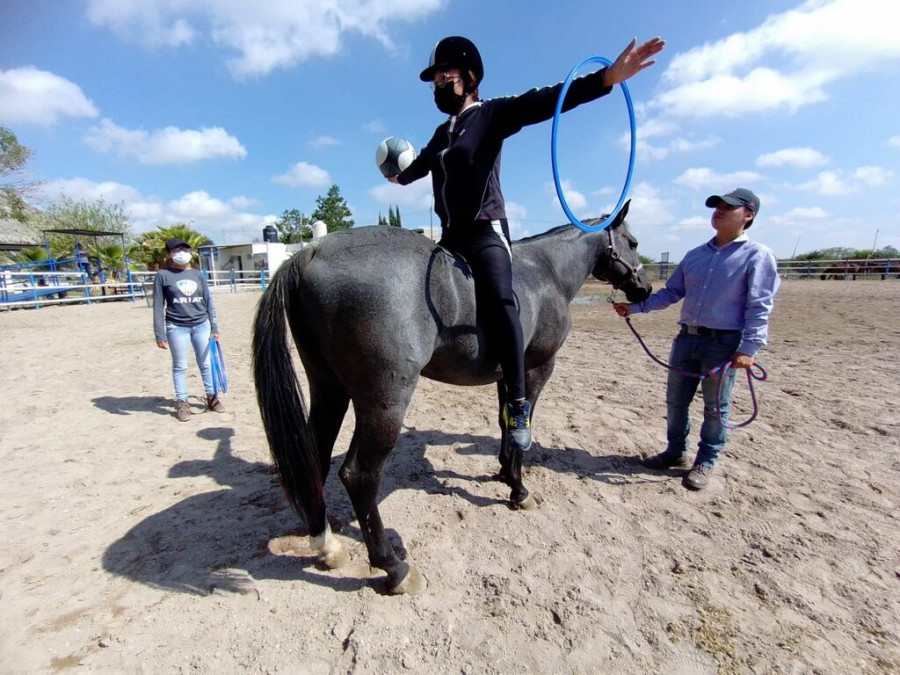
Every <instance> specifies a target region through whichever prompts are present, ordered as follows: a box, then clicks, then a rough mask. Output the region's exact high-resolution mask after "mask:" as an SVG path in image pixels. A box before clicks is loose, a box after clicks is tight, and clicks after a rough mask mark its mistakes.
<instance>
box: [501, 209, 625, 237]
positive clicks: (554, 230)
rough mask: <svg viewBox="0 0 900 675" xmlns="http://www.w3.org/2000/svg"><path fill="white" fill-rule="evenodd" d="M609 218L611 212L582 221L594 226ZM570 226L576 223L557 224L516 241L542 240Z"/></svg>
mask: <svg viewBox="0 0 900 675" xmlns="http://www.w3.org/2000/svg"><path fill="white" fill-rule="evenodd" d="M607 218H609V214H607V215H604V216H600V217H599V218H588V219H586V220H583V221H581V222H582V223H584V224H585V225H590V226H594V225H596V224H597V223H602V222H603V221H604V220H606V219H607ZM570 227H574V225H572V224H571V223H565V224H564V225H557V226H556V227H554V228H551V229H549V230H547V231H546V232H541V233H540V234H533V235H531V236H530V237H524V238H522V239H517V240H516V242H517V243H518V242H522V243H524V242H527V241H540V240H542V239H547V238H549V237H552V236H554V235H555V234H556V233H557V232H561V231H563V230H565V229H568V228H570Z"/></svg>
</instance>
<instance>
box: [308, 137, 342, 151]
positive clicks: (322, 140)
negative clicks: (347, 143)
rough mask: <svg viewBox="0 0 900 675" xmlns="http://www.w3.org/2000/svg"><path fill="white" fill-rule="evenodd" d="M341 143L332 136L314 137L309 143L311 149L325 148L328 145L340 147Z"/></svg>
mask: <svg viewBox="0 0 900 675" xmlns="http://www.w3.org/2000/svg"><path fill="white" fill-rule="evenodd" d="M340 144H341V142H340V141H339V140H338V139H336V138H334V137H332V136H326V135H324V134H323V135H322V136H316V137H315V138H314V139H312V140H311V141H310V142H309V147H311V148H327V147H328V146H330V145H340Z"/></svg>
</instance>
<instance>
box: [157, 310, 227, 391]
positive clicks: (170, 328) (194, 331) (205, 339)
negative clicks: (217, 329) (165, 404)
mask: <svg viewBox="0 0 900 675" xmlns="http://www.w3.org/2000/svg"><path fill="white" fill-rule="evenodd" d="M209 333H210V326H209V321H204V322H203V323H200V324H197V325H196V326H176V325H175V324H172V323H167V324H166V339H167V340H168V341H169V351H170V352H172V381H173V382H174V383H175V398H177V399H178V400H179V401H186V400H187V397H188V394H187V365H188V355H189V353H190V349H191V346H192V345H193V347H194V355H195V356H196V357H197V365H198V366H200V376H201V377H202V378H203V388H204V389H205V390H206V393H207V394H213V393H214V392H215V389H214V388H213V378H212V364H211V363H210V359H209Z"/></svg>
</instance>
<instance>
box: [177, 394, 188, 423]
mask: <svg viewBox="0 0 900 675" xmlns="http://www.w3.org/2000/svg"><path fill="white" fill-rule="evenodd" d="M175 417H177V418H178V421H179V422H187V421H188V420H189V419H191V406H190V404H189V403H188V402H187V401H182V400H181V399H179V400H177V401H175Z"/></svg>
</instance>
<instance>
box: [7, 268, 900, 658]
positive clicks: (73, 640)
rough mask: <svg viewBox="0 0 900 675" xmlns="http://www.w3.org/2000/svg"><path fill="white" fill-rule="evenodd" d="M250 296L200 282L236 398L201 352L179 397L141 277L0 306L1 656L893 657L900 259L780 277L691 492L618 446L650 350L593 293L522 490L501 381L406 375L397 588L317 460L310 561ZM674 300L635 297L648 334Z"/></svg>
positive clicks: (658, 373)
mask: <svg viewBox="0 0 900 675" xmlns="http://www.w3.org/2000/svg"><path fill="white" fill-rule="evenodd" d="M583 295H584V296H588V297H590V296H605V289H604V287H602V286H600V285H599V284H589V285H588V286H586V287H585V289H583ZM258 298H259V294H258V293H246V294H238V295H218V296H216V299H217V304H218V307H219V314H220V317H221V324H222V337H223V344H224V346H225V352H226V357H227V362H228V375H229V380H230V389H229V392H228V394H227V395H225V396H224V402H225V405H226V407H227V409H228V411H227V412H226V413H224V414H219V415H217V414H215V413H203V412H202V408H201V407H200V403H199V394H201V393H202V391H201V387H200V383H199V377H198V375H197V374H196V372H192V373H191V379H190V384H191V390H192V392H194V393H195V394H197V395H198V396H197V398H196V399H195V400H194V404H195V412H196V413H197V414H196V415H195V416H194V417H193V419H192V420H191V421H190V422H188V423H184V424H183V423H179V422H177V421H176V420H175V419H174V417H173V415H172V408H171V383H170V376H169V355H168V353H165V352H162V351H160V350H158V349H156V347H155V345H154V343H153V339H152V332H151V312H150V310H149V309H148V308H147V306H146V304H145V303H143V302H140V303H135V304H132V303H129V302H122V303H115V304H111V305H105V306H91V307H86V306H81V307H57V308H46V309H41V310H39V311H34V310H24V311H15V312H6V313H2V314H0V353H2V355H3V368H2V391H3V394H2V406H0V457H2V465H0V466H2V490H0V524H2V536H3V546H2V550H0V607H2V612H0V671H2V672H3V673H45V672H64V671H69V670H72V671H76V672H102V673H142V672H147V673H231V672H249V673H257V672H259V673H349V672H355V673H396V672H413V673H473V674H474V673H685V674H688V673H690V674H693V673H717V672H718V673H888V672H893V673H896V672H900V560H898V550H900V546H898V544H900V528H898V509H897V507H898V492H900V488H898V485H900V459H898V449H900V416H898V414H897V411H896V401H897V400H898V398H900V384H898V378H897V376H896V371H895V363H896V359H897V355H898V354H900V322H898V318H897V317H898V315H900V283H892V282H849V281H846V282H844V281H839V282H818V281H816V282H799V281H795V282H786V283H785V284H784V285H783V287H782V290H781V291H780V293H779V295H778V298H777V307H776V311H775V314H774V316H773V320H772V324H773V329H772V335H773V339H772V344H771V346H770V348H769V349H768V350H767V351H766V352H764V354H763V357H762V360H763V362H764V363H765V365H766V366H767V367H768V369H769V371H770V379H769V381H768V382H765V383H763V384H761V385H759V386H758V393H759V399H760V408H761V412H760V418H759V419H758V420H757V421H756V422H755V423H754V424H753V425H751V426H750V427H749V428H748V429H746V430H739V431H736V432H734V433H733V434H732V438H731V441H730V442H729V445H728V447H727V449H726V455H725V457H724V458H723V460H722V461H721V462H720V465H719V468H718V469H717V471H716V474H715V479H714V483H713V484H712V485H711V487H710V488H709V489H708V490H707V491H706V492H702V493H693V492H689V491H687V490H685V489H684V488H683V487H682V486H681V481H680V478H679V476H678V475H676V473H675V472H671V473H669V474H658V473H652V472H648V471H646V470H644V469H642V468H641V467H640V466H639V465H638V464H637V460H639V459H640V457H641V456H644V455H647V454H652V453H655V452H657V451H659V450H660V449H661V448H662V447H663V444H664V438H665V435H664V420H663V415H664V403H663V388H664V380H665V373H664V371H663V370H662V369H661V368H660V367H659V366H656V365H654V364H653V363H652V362H651V361H650V360H649V359H648V358H647V357H646V356H645V355H644V354H643V352H642V351H641V350H640V349H639V347H638V345H637V343H636V341H635V340H634V338H633V336H632V335H631V334H630V333H629V332H628V331H627V329H626V327H625V326H624V324H623V323H622V322H621V320H619V319H617V318H616V317H615V316H614V314H613V312H612V311H611V309H610V308H609V306H608V305H607V304H606V303H605V302H599V303H594V304H590V303H586V304H578V305H573V314H574V317H575V329H574V330H573V333H572V335H571V336H570V338H569V340H568V342H567V343H566V345H565V346H564V348H563V349H562V351H561V352H560V358H559V363H558V367H557V370H556V373H555V375H554V377H553V378H552V380H551V381H550V384H549V385H548V387H547V389H546V390H545V394H544V397H543V398H542V400H541V402H540V405H539V406H538V408H537V413H536V417H535V436H536V445H535V449H534V450H533V451H532V452H531V453H530V454H529V455H528V457H527V469H526V480H527V482H526V485H527V486H528V487H529V488H530V489H532V490H533V491H535V492H537V493H538V494H539V495H540V497H541V498H542V503H541V506H540V508H539V509H538V510H536V511H533V512H515V511H511V510H510V509H509V508H508V507H507V504H506V497H507V494H508V491H507V488H506V487H505V486H504V485H502V484H500V483H497V482H494V481H493V480H492V479H491V475H492V474H493V473H494V472H495V471H496V470H497V461H496V457H495V454H496V447H497V438H498V430H497V429H496V427H495V422H494V418H495V412H494V410H493V399H494V392H493V388H492V387H486V388H477V389H459V388H451V387H448V386H445V385H440V384H435V383H432V382H427V381H423V382H422V383H421V385H420V387H419V389H418V392H417V394H416V396H415V398H414V400H413V402H412V405H411V407H410V409H409V412H408V415H407V419H406V424H407V426H406V429H405V431H404V433H403V435H402V437H401V439H400V442H399V443H398V446H397V448H396V449H395V451H394V453H393V454H392V456H391V458H390V460H389V462H388V466H387V471H386V475H385V479H384V483H383V486H382V491H381V502H380V504H381V511H382V515H383V517H384V519H385V523H386V526H387V527H388V528H389V531H390V533H391V536H392V539H393V541H394V544H395V546H396V547H397V548H398V550H400V551H401V552H402V555H404V556H405V557H406V558H407V560H409V561H410V562H412V563H413V564H415V565H416V566H417V567H418V568H419V569H420V570H421V571H422V573H423V574H424V575H425V576H426V577H427V579H428V582H429V586H428V589H427V591H426V592H425V593H424V594H422V595H419V596H416V597H408V596H404V597H389V596H386V595H383V594H381V593H380V592H379V584H378V578H379V577H380V576H381V572H379V571H377V570H374V571H373V570H371V569H370V568H369V566H368V562H367V558H366V553H365V548H364V546H363V544H362V542H361V540H360V535H359V529H358V524H357V522H356V521H355V517H354V515H353V513H352V509H351V507H350V504H349V501H348V499H347V496H346V493H345V492H344V491H343V488H342V486H341V485H340V483H339V480H338V479H337V477H336V471H332V474H331V477H330V478H329V482H328V486H327V487H328V500H329V505H330V517H331V521H332V527H333V529H334V530H335V531H336V533H337V536H338V537H339V538H340V539H341V541H342V543H343V544H344V546H345V547H346V548H347V550H348V552H349V554H350V562H349V564H348V565H347V566H346V567H344V568H342V569H340V570H338V571H335V572H329V571H325V570H322V569H319V568H317V567H316V565H315V564H314V562H313V559H312V557H311V556H310V554H309V549H308V547H307V542H306V538H305V537H303V536H302V535H304V534H305V526H304V524H303V523H302V521H301V520H300V519H299V518H298V517H296V516H295V515H294V514H293V513H292V512H291V511H290V510H289V509H288V508H287V506H286V503H285V500H284V498H283V496H282V494H281V492H280V490H279V488H278V486H277V483H276V480H275V478H274V476H273V475H272V474H271V472H270V469H269V459H268V449H267V446H266V442H265V438H264V435H263V432H262V429H261V425H260V422H259V414H258V411H257V409H256V403H255V397H254V391H253V385H252V377H251V373H250V365H249V340H250V326H251V321H252V315H253V310H254V308H255V305H256V302H257V300H258ZM676 317H677V314H676V310H674V309H670V310H667V311H666V312H660V313H657V314H655V315H650V316H640V317H636V319H635V324H636V325H637V327H638V328H639V330H641V332H642V333H643V334H644V336H645V337H646V339H647V341H648V344H649V345H650V346H651V348H653V349H654V350H655V351H656V352H657V353H659V354H660V355H661V356H665V355H666V354H667V350H668V344H669V340H670V338H671V335H672V334H673V332H674V325H675V320H676ZM736 392H737V393H736V399H737V403H736V407H737V410H736V413H735V419H743V418H745V416H746V414H747V413H748V412H749V409H748V407H747V404H746V403H747V390H746V386H745V385H743V384H740V385H739V386H738V388H737V389H736ZM695 408H697V412H698V413H699V405H695ZM695 418H696V415H695ZM351 429H352V412H351V414H350V415H349V416H348V419H347V422H346V423H345V425H344V429H343V431H342V433H341V437H340V438H339V440H338V447H337V450H336V452H337V454H336V455H335V457H334V463H335V464H334V465H335V467H337V466H339V463H340V462H341V461H342V458H343V452H344V450H345V448H346V445H347V442H348V440H349V435H350V431H351Z"/></svg>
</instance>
